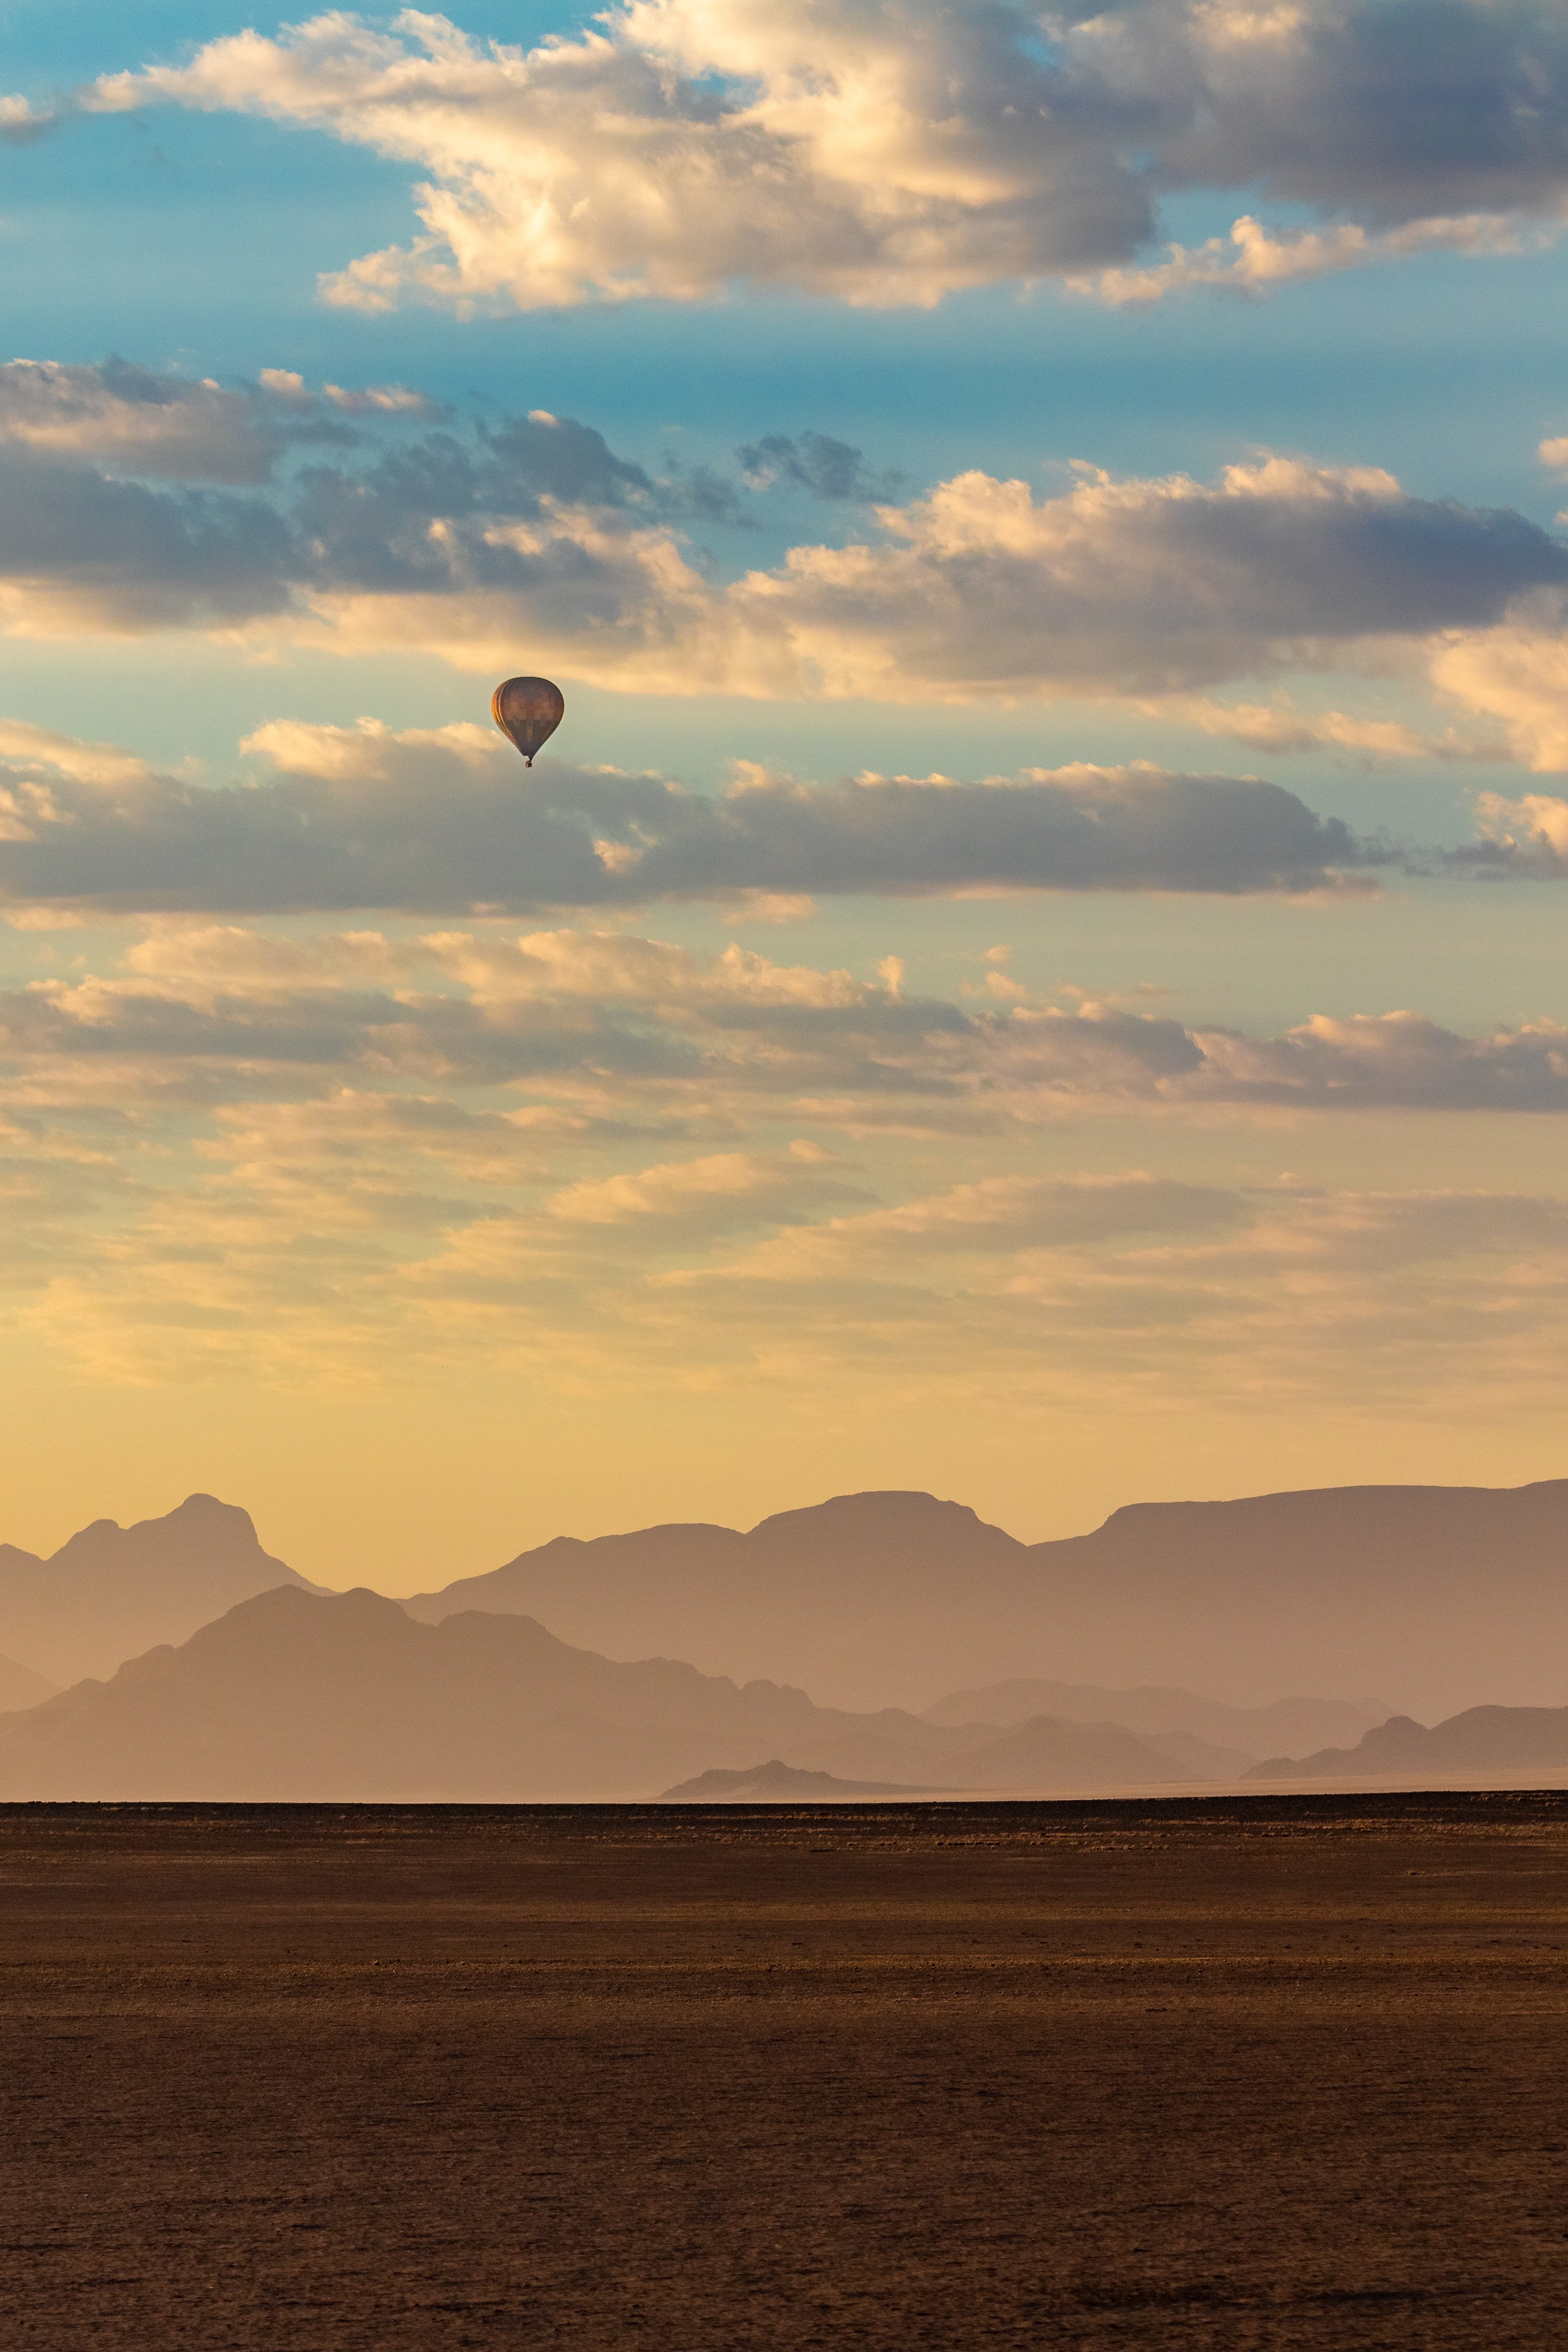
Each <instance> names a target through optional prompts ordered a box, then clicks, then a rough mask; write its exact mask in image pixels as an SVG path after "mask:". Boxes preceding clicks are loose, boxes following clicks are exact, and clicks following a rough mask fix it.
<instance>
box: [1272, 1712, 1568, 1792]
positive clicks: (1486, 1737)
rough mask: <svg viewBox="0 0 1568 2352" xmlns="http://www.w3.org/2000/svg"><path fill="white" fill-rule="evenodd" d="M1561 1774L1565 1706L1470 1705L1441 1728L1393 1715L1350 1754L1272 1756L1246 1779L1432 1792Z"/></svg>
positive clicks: (1566, 1756) (1567, 1721)
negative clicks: (1349, 1781)
mask: <svg viewBox="0 0 1568 2352" xmlns="http://www.w3.org/2000/svg"><path fill="white" fill-rule="evenodd" d="M1531 1772H1550V1773H1552V1774H1553V1775H1556V1774H1559V1773H1563V1772H1568V1706H1470V1707H1467V1708H1466V1709H1465V1711H1464V1713H1463V1714H1462V1715H1451V1716H1450V1717H1448V1719H1447V1722H1446V1723H1437V1724H1434V1725H1433V1726H1432V1727H1431V1728H1430V1729H1428V1728H1427V1727H1426V1725H1425V1724H1422V1723H1413V1722H1412V1721H1411V1719H1410V1717H1408V1716H1407V1715H1396V1716H1395V1717H1394V1718H1393V1720H1392V1721H1391V1722H1389V1723H1384V1724H1379V1725H1378V1726H1377V1727H1376V1728H1375V1729H1374V1730H1372V1731H1369V1732H1368V1733H1367V1734H1366V1736H1365V1738H1363V1739H1362V1740H1360V1741H1358V1742H1357V1744H1356V1746H1355V1747H1354V1748H1320V1749H1319V1751H1318V1753H1317V1754H1316V1755H1315V1756H1299V1757H1289V1756H1271V1757H1269V1758H1268V1760H1267V1761H1266V1762H1264V1763H1262V1764H1258V1765H1255V1766H1254V1767H1253V1769H1251V1771H1249V1772H1248V1773H1247V1776H1246V1777H1247V1780H1329V1779H1337V1778H1341V1777H1346V1776H1354V1777H1359V1778H1365V1779H1370V1778H1376V1779H1379V1780H1421V1781H1424V1782H1426V1783H1428V1784H1430V1785H1433V1786H1436V1787H1439V1788H1441V1787H1445V1786H1448V1785H1451V1784H1452V1783H1454V1782H1455V1781H1458V1783H1459V1784H1460V1785H1463V1783H1464V1782H1465V1781H1466V1780H1470V1779H1472V1778H1479V1779H1481V1780H1492V1779H1496V1778H1499V1777H1501V1776H1503V1775H1510V1776H1512V1775H1519V1774H1527V1773H1531Z"/></svg>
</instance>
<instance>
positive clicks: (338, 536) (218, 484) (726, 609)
mask: <svg viewBox="0 0 1568 2352" xmlns="http://www.w3.org/2000/svg"><path fill="white" fill-rule="evenodd" d="M738 454H739V456H740V457H741V460H742V466H743V467H744V468H745V471H746V474H747V477H748V478H749V480H750V482H751V483H752V485H753V486H755V487H757V488H760V489H762V490H763V493H764V494H765V489H766V486H767V485H768V484H769V483H771V482H783V483H784V484H785V485H795V486H797V487H802V486H803V487H805V488H808V489H810V490H811V491H812V492H813V493H814V494H816V495H818V496H821V497H824V498H826V499H836V500H838V501H840V502H842V501H844V500H846V499H858V500H861V501H863V500H864V499H865V497H866V495H867V492H868V488H872V487H874V485H873V484H872V483H871V478H870V476H869V474H868V469H867V468H866V466H865V463H864V460H863V459H862V458H861V457H860V456H859V453H858V452H857V451H855V450H853V449H850V448H848V447H847V446H846V445H844V444H842V443H837V442H832V441H829V440H828V439H827V438H826V436H820V435H816V436H812V435H807V436H801V437H800V438H799V439H796V440H791V439H788V438H786V437H784V436H776V435H775V436H764V437H763V440H761V441H759V442H757V443H754V444H748V445H747V446H745V447H744V448H743V449H742V451H741V452H740V453H738ZM884 487H885V486H884ZM0 494H3V497H0V623H4V624H5V625H8V626H9V627H10V628H11V629H12V630H13V631H16V632H21V633H26V634H32V635H80V634H93V633H100V632H115V633H121V634H127V633H139V632H146V631H149V630H166V629H185V630H192V629H195V630H215V629H216V630H219V631H221V632H223V633H225V634H226V635H236V634H238V635H243V636H244V637H245V638H246V639H247V640H248V641H250V642H253V643H257V644H268V643H277V642H279V641H284V642H291V643H302V644H310V645H314V646H324V647H329V648H331V649H332V650H335V651H338V652H342V653H347V654H352V653H356V652H366V651H384V650H386V649H387V648H392V647H396V648H402V647H410V646H414V647H418V648H419V649H420V650H422V651H425V652H428V653H434V654H437V655H439V656H442V657H444V658H445V659H447V660H448V661H450V662H452V663H453V664H455V665H458V666H460V667H465V668H468V669H472V670H475V671H479V672H484V671H489V672H492V673H493V672H496V671H498V670H500V671H504V670H505V669H507V668H509V667H514V666H515V662H516V657H517V648H518V646H519V644H520V643H521V644H525V645H527V646H528V647H529V648H530V658H531V661H532V662H533V663H534V664H535V665H536V666H538V667H542V668H547V669H549V670H551V671H552V672H554V673H556V674H558V675H560V676H562V677H565V678H567V679H568V680H570V679H574V678H583V679H587V680H589V681H591V682H593V683H595V684H597V685H601V686H605V687H608V688H617V689H621V690H626V691H645V692H648V691H651V692H655V693H660V694H671V695H699V694H703V693H714V692H722V693H731V694H742V695H752V696H761V697H788V698H829V699H833V698H879V699H886V700H889V701H895V702H903V703H913V702H921V701H948V702H962V701H976V700H984V699H987V698H989V699H993V700H997V699H1000V700H1018V699H1023V698H1043V697H1069V696H1073V697H1079V698H1082V697H1086V696H1087V697H1099V698H1131V699H1132V700H1134V701H1138V702H1141V703H1142V702H1148V701H1149V700H1150V699H1153V700H1155V701H1162V700H1163V702H1165V703H1166V704H1168V705H1170V706H1171V707H1172V709H1173V715H1175V716H1177V717H1182V716H1184V715H1188V716H1191V717H1193V718H1194V719H1195V720H1196V723H1197V724H1199V725H1200V726H1203V727H1205V729H1207V730H1210V731H1215V732H1221V733H1228V734H1230V735H1232V736H1234V737H1237V738H1239V739H1240V740H1246V741H1249V742H1254V743H1257V744H1259V745H1260V746H1262V747H1264V748H1268V749H1271V750H1275V749H1286V750H1289V749H1292V748H1301V747H1302V746H1303V745H1305V744H1313V745H1318V744H1326V745H1335V746H1341V747H1343V748H1345V749H1350V750H1355V749H1358V748H1359V749H1363V750H1365V751H1370V752H1373V753H1374V754H1375V753H1380V752H1384V753H1386V752H1392V753H1394V755H1396V756H1408V755H1410V754H1412V753H1420V752H1423V751H1426V752H1431V753H1435V754H1436V756H1438V757H1465V756H1471V755H1472V753H1473V750H1474V747H1473V746H1472V745H1471V744H1469V743H1468V741H1467V740H1465V739H1463V738H1461V737H1456V736H1454V735H1453V734H1452V732H1451V730H1450V733H1449V734H1448V735H1447V737H1445V735H1444V733H1443V732H1442V730H1440V729H1438V730H1434V731H1429V732H1428V733H1427V734H1425V735H1424V734H1422V733H1421V732H1420V731H1419V730H1412V729H1411V728H1410V727H1409V726H1408V725H1394V724H1392V723H1391V722H1387V721H1382V720H1377V719H1370V720H1368V719H1361V720H1357V719H1351V718H1348V717H1345V716H1344V715H1343V714H1340V713H1333V712H1331V713H1329V714H1327V715H1326V716H1324V717H1322V718H1321V719H1311V718H1310V717H1308V718H1306V719H1303V718H1301V717H1300V716H1298V715H1296V714H1294V713H1288V714H1286V715H1285V716H1284V717H1281V714H1280V713H1279V710H1275V711H1272V712H1270V711H1269V710H1268V709H1263V710H1261V711H1259V710H1258V709H1257V707H1251V708H1244V709H1240V710H1229V711H1226V709H1223V708H1221V707H1219V706H1215V705H1212V704H1210V703H1208V702H1206V701H1205V695H1206V694H1207V693H1208V692H1209V691H1210V690H1211V689H1213V688H1218V687H1223V686H1226V685H1230V684H1235V683H1238V682H1241V681H1245V680H1260V679H1261V680H1280V679H1283V678H1284V677H1287V676H1288V675H1289V674H1290V673H1292V672H1295V671H1300V670H1301V669H1303V668H1305V669H1308V670H1310V669H1313V668H1318V669H1321V668H1323V667H1331V666H1333V665H1335V664H1341V665H1343V664H1352V665H1353V664H1356V663H1361V664H1363V665H1365V664H1368V663H1373V664H1376V663H1379V662H1383V663H1386V662H1387V661H1388V660H1389V659H1390V658H1396V659H1397V660H1399V661H1401V662H1403V663H1404V664H1405V666H1406V667H1413V666H1415V665H1419V664H1422V663H1429V664H1430V666H1431V667H1432V673H1433V677H1434V679H1435V682H1436V685H1437V687H1438V688H1439V691H1440V692H1441V693H1442V694H1444V695H1445V696H1446V697H1447V698H1449V699H1450V700H1452V701H1455V702H1458V703H1459V704H1461V705H1463V706H1465V707H1467V708H1468V709H1473V710H1476V711H1479V712H1482V713H1484V714H1485V715H1486V717H1487V718H1488V719H1489V720H1490V721H1493V722H1494V740H1492V741H1491V742H1490V743H1489V744H1488V745H1485V746H1483V747H1482V748H1483V750H1484V751H1486V752H1487V754H1488V755H1489V756H1496V754H1497V751H1498V750H1499V749H1501V750H1502V751H1503V752H1504V754H1505V756H1510V757H1514V758H1520V759H1523V760H1525V761H1527V762H1528V763H1531V764H1535V765H1540V766H1549V765H1560V764H1562V763H1563V761H1565V760H1568V718H1564V716H1563V713H1564V710H1565V709H1568V702H1565V699H1564V695H1565V690H1568V689H1565V687H1564V678H1563V671H1562V659H1561V653H1560V646H1561V641H1562V634H1563V629H1562V620H1563V610H1564V607H1565V601H1568V550H1564V548H1563V545H1562V543H1561V542H1560V541H1558V540H1556V539H1554V538H1553V537H1552V535H1551V534H1550V533H1548V532H1546V531H1543V530H1541V529H1539V528H1538V527H1537V526H1536V525H1534V524H1532V523H1531V522H1528V521H1527V520H1524V519H1523V518H1522V517H1521V516H1520V515H1518V514H1515V513H1512V512H1510V511H1509V510H1506V509H1480V508H1472V507H1466V506H1463V505H1461V504H1459V503H1458V501H1455V500H1434V499H1416V498H1413V497H1411V496H1409V495H1408V494H1407V493H1406V492H1405V491H1404V490H1403V489H1402V488H1401V487H1400V485H1399V484H1398V482H1397V481H1395V480H1394V478H1393V477H1392V476H1390V475H1388V474H1386V473H1384V472H1381V471H1378V470H1376V469H1373V468H1366V467H1362V468H1356V467H1323V466H1315V465H1311V464H1310V463H1308V462H1306V461H1305V460H1302V459H1299V458H1283V457H1258V458H1256V459H1254V460H1251V461H1249V462H1247V463H1246V464H1237V465H1233V466H1230V467H1226V468H1225V470H1224V471H1223V472H1222V473H1221V474H1220V476H1219V477H1218V478H1217V479H1216V480H1215V481H1213V482H1199V481H1196V480H1194V479H1193V478H1190V477H1188V476H1185V475H1175V476H1170V477H1165V478H1154V479H1143V480H1138V479H1134V480H1121V481H1118V480H1112V479H1111V478H1109V477H1107V476H1104V475H1101V474H1099V473H1096V472H1093V471H1092V470H1089V469H1087V468H1085V469H1080V471H1079V478H1078V480H1077V481H1076V483H1075V484H1074V485H1073V487H1071V488H1068V489H1067V490H1064V491H1061V492H1059V493H1058V494H1056V495H1053V496H1046V497H1041V496H1037V494H1036V493H1035V492H1034V491H1033V490H1032V489H1031V488H1029V487H1028V486H1027V485H1026V483H1024V482H1022V481H1016V480H1013V481H1003V480H998V479H996V478H994V477H992V476H990V475H987V474H984V473H981V472H978V471H970V472H966V473H963V474H959V475H956V476H954V477H953V478H952V479H951V480H949V481H946V482H943V483H942V484H940V485H939V486H938V487H937V488H935V489H933V490H931V491H930V492H929V493H928V494H926V495H924V496H921V497H916V498H912V499H908V500H907V501H905V502H904V503H902V504H895V503H890V502H884V503H881V504H879V505H877V506H876V507H875V508H874V510H873V513H872V515H871V516H870V517H865V516H864V509H863V506H862V510H861V513H860V514H858V515H856V516H855V517H854V520H856V521H858V522H859V524H860V529H859V531H858V534H857V533H854V532H852V533H851V535H849V536H848V537H847V539H846V541H844V542H843V543H838V544H810V543H805V544H801V545H798V546H795V547H794V548H793V549H791V550H790V551H789V552H788V554H787V555H786V557H785V559H784V562H781V563H778V564H776V565H774V566H773V567H772V568H770V569H756V570H752V571H748V572H743V573H742V575H741V576H740V577H738V578H733V579H731V580H728V581H725V580H722V579H720V578H716V577H715V576H713V570H712V567H711V566H710V565H704V564H703V563H701V562H700V561H699V559H697V558H696V557H695V556H694V555H693V553H692V551H691V548H690V546H689V542H688V540H687V538H686V536H685V532H686V530H687V529H688V527H689V525H690V524H691V523H692V522H693V521H694V520H719V521H724V522H734V521H737V520H744V519H745V515H746V506H745V500H746V498H747V496H748V495H749V493H748V492H747V491H746V489H745V488H744V487H743V485H742V482H741V481H740V480H732V479H727V478H722V477H721V476H718V475H716V474H713V473H710V472H709V473H704V472H702V471H700V470H699V471H698V472H696V473H694V474H692V475H690V476H689V477H679V478H669V479H656V478H653V477H651V476H650V475H649V474H648V473H647V471H646V470H645V469H644V468H643V467H641V466H638V465H637V464H635V463H633V462H631V461H629V460H627V459H625V458H623V457H618V456H617V455H616V452H615V451H613V450H612V449H611V448H610V447H609V446H608V445H607V444H606V442H605V439H604V438H603V436H601V435H600V434H598V433H597V432H595V431H594V430H593V428H592V427H590V426H587V425H581V424H577V423H574V421H573V420H571V419H570V418H563V417H557V416H553V415H546V414H544V413H543V412H539V411H535V412H533V413H531V414H530V415H523V416H517V417H513V418H511V419H510V420H508V421H506V422H504V423H502V424H500V425H497V426H493V427H481V428H479V429H478V430H468V429H464V430H463V431H460V432H459V431H458V430H456V429H454V428H452V427H449V426H447V425H435V426H432V425H431V424H430V422H429V420H428V419H427V418H426V416H425V415H422V413H421V409H420V403H419V399H418V395H416V394H410V393H406V392H405V391H403V390H402V389H401V388H399V387H395V386H383V387H371V388H369V389H368V390H362V391H358V392H353V393H351V392H348V391H345V390H344V389H343V388H342V386H337V385H329V386H326V387H325V388H324V389H323V390H321V391H320V392H317V393H314V394H312V393H310V392H308V391H307V390H306V389H305V388H304V386H303V385H302V384H301V383H300V381H299V379H298V378H296V377H293V376H290V375H288V374H287V373H285V372H282V371H279V370H268V371H265V372H264V374H263V377H262V379H261V380H260V381H259V382H258V383H257V384H256V385H254V386H250V387H245V388H242V389H241V390H239V391H237V392H227V391H224V390H222V389H221V388H219V387H216V386H213V385H208V384H205V383H198V384H191V383H182V382H179V381H177V380H174V379H170V378H163V377H153V376H148V375H145V374H144V373H141V372H138V371H135V370H132V369H129V368H127V367H125V366H123V365H122V364H116V365H114V366H111V367H105V368H103V369H98V370H94V369H87V368H73V369H64V368H58V367H54V366H52V365H45V364H43V363H33V362H15V363H13V365H12V366H11V367H10V368H8V369H0ZM868 523H869V524H870V525H871V527H870V528H868V527H867V525H868ZM1177 702H1179V703H1180V705H1181V708H1179V709H1178V708H1176V707H1175V706H1176V703H1177ZM1499 730H1500V732H1499ZM1504 737H1506V739H1507V740H1506V741H1504V740H1501V739H1502V738H1504Z"/></svg>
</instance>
